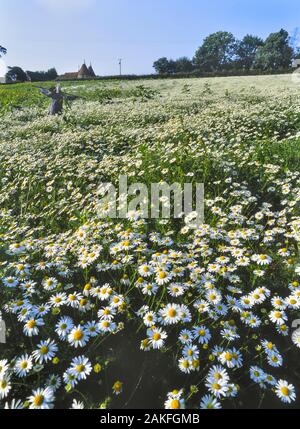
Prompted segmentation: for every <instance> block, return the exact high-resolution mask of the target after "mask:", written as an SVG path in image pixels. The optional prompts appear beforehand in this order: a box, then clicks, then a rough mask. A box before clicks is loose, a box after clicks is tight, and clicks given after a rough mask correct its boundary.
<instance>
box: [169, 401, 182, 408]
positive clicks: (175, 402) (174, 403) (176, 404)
mask: <svg viewBox="0 0 300 429" xmlns="http://www.w3.org/2000/svg"><path fill="white" fill-rule="evenodd" d="M170 407H171V410H179V409H180V402H179V401H178V399H173V400H172V401H171V404H170Z"/></svg>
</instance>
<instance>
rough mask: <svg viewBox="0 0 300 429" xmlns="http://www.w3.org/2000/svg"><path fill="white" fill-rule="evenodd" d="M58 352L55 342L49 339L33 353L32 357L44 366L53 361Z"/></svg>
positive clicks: (41, 343) (42, 342)
mask: <svg viewBox="0 0 300 429" xmlns="http://www.w3.org/2000/svg"><path fill="white" fill-rule="evenodd" d="M57 351H58V347H57V345H56V344H55V342H54V341H51V340H50V339H48V340H46V341H41V342H40V344H39V345H38V348H37V349H36V350H34V352H33V353H32V356H33V358H34V360H35V361H36V362H38V363H39V364H42V363H44V362H49V361H50V360H52V359H53V358H54V356H55V354H56V352H57Z"/></svg>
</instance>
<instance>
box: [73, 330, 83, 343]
mask: <svg viewBox="0 0 300 429" xmlns="http://www.w3.org/2000/svg"><path fill="white" fill-rule="evenodd" d="M73 338H74V340H75V341H80V340H81V339H82V338H83V332H82V331H79V330H77V331H75V332H74V334H73Z"/></svg>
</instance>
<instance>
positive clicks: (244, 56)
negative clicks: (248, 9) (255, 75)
mask: <svg viewBox="0 0 300 429" xmlns="http://www.w3.org/2000/svg"><path fill="white" fill-rule="evenodd" d="M263 45H264V42H263V40H262V39H261V38H259V37H256V36H252V35H251V34H247V35H246V36H245V37H244V38H243V40H241V41H239V42H237V48H236V55H237V59H236V64H237V67H238V68H241V69H246V70H250V69H251V68H252V67H253V65H254V62H255V57H256V52H257V50H258V48H259V47H261V46H263Z"/></svg>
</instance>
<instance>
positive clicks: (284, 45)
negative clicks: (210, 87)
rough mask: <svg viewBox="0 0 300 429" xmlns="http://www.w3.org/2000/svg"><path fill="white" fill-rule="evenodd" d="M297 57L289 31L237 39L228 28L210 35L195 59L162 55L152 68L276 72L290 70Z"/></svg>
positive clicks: (299, 55) (160, 70) (298, 52)
mask: <svg viewBox="0 0 300 429" xmlns="http://www.w3.org/2000/svg"><path fill="white" fill-rule="evenodd" d="M294 58H300V49H299V48H296V47H294V46H293V40H292V38H291V37H290V36H289V33H288V32H287V31H286V30H284V29H281V30H280V31H278V32H276V33H271V34H270V35H269V36H268V37H267V38H266V40H263V39H261V38H260V37H257V36H254V35H251V34H247V35H246V36H245V37H244V38H243V39H242V40H237V39H236V38H235V37H234V35H233V34H232V33H230V32H227V31H218V32H216V33H213V34H210V35H209V36H208V37H206V38H205V39H204V41H203V44H202V45H201V46H200V47H199V48H198V49H197V51H196V53H195V55H194V57H193V59H189V58H188V57H181V58H178V59H177V60H173V59H168V58H167V57H163V58H159V59H158V60H157V61H155V62H154V64H153V67H154V69H155V71H156V72H157V73H158V74H175V73H191V72H194V71H196V72H204V73H216V74H217V73H218V72H235V71H236V72H237V73H238V72H243V73H245V72H250V71H255V70H256V71H257V72H258V73H259V72H267V71H270V72H274V71H276V70H287V69H289V68H290V67H291V65H292V61H293V59H294Z"/></svg>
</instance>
